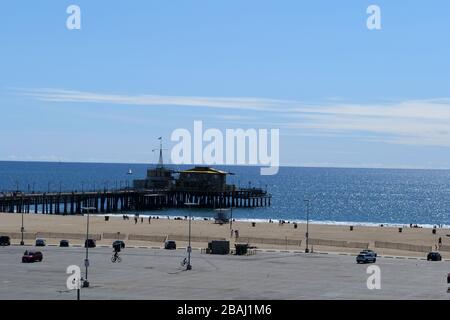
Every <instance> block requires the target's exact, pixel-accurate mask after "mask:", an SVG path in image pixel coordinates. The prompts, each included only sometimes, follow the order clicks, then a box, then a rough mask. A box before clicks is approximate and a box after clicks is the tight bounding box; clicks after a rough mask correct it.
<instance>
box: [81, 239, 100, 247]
mask: <svg viewBox="0 0 450 320" xmlns="http://www.w3.org/2000/svg"><path fill="white" fill-rule="evenodd" d="M96 246H97V244H96V243H95V240H94V239H86V241H84V247H85V248H95V247H96Z"/></svg>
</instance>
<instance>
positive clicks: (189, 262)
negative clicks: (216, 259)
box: [184, 202, 198, 270]
mask: <svg viewBox="0 0 450 320" xmlns="http://www.w3.org/2000/svg"><path fill="white" fill-rule="evenodd" d="M184 205H186V206H188V207H189V208H190V210H189V245H188V247H187V252H188V262H187V266H186V270H191V269H192V265H191V251H192V248H191V221H192V206H198V203H195V202H188V203H185V204H184Z"/></svg>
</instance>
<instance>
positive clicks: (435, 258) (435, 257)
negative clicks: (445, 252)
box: [427, 251, 442, 261]
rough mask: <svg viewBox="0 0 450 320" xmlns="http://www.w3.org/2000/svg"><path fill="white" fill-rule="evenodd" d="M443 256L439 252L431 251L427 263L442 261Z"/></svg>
mask: <svg viewBox="0 0 450 320" xmlns="http://www.w3.org/2000/svg"><path fill="white" fill-rule="evenodd" d="M441 260H442V256H441V254H440V253H439V252H436V251H431V252H430V253H428V254H427V261H441Z"/></svg>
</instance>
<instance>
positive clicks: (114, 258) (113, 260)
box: [111, 252, 122, 263]
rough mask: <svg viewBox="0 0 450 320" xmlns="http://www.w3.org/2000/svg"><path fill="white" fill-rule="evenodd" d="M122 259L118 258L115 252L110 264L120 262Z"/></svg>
mask: <svg viewBox="0 0 450 320" xmlns="http://www.w3.org/2000/svg"><path fill="white" fill-rule="evenodd" d="M121 261H122V258H121V257H119V254H118V253H117V252H116V253H114V255H113V256H112V257H111V262H112V263H115V262H121Z"/></svg>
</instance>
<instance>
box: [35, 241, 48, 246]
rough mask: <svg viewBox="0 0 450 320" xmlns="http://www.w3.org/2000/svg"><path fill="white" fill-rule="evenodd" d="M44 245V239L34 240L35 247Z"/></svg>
mask: <svg viewBox="0 0 450 320" xmlns="http://www.w3.org/2000/svg"><path fill="white" fill-rule="evenodd" d="M45 246H46V243H45V240H44V239H36V247H45Z"/></svg>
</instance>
